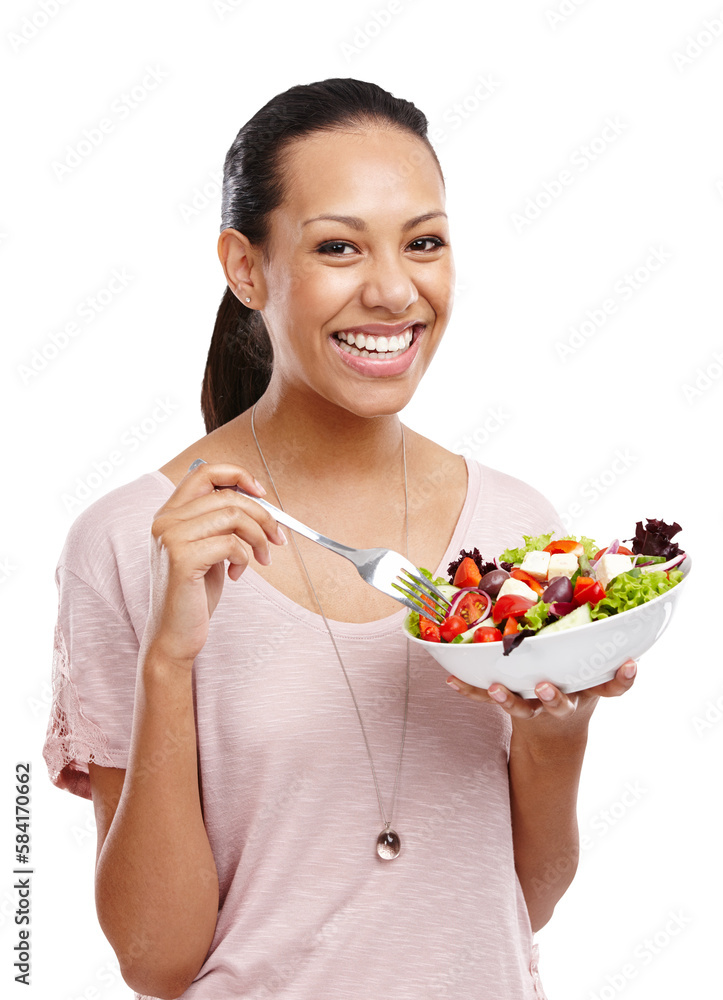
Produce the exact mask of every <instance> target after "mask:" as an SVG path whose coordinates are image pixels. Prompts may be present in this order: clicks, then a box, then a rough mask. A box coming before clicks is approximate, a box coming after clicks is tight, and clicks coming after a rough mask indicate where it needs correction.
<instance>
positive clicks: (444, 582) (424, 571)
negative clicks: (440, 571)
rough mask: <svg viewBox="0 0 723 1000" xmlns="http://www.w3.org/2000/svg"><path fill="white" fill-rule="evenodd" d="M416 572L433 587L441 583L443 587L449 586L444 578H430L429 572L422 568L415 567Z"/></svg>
mask: <svg viewBox="0 0 723 1000" xmlns="http://www.w3.org/2000/svg"><path fill="white" fill-rule="evenodd" d="M417 570H418V571H419V572H420V573H421V574H422V576H426V578H427V579H428V580H429V581H430V582H431V583H433V584H434V586H435V587H438V586H439V585H440V584H441V583H443V584H444V585H445V586H447V585H448V584H449V580H448V579H447V577H446V576H432V574H431V573H430V572H429V570H428V569H425V568H424V566H417Z"/></svg>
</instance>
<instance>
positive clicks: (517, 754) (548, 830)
mask: <svg viewBox="0 0 723 1000" xmlns="http://www.w3.org/2000/svg"><path fill="white" fill-rule="evenodd" d="M635 671H636V665H635V662H634V661H633V660H626V662H625V663H623V664H622V665H621V666H620V667H619V668H618V671H617V673H616V674H615V676H614V677H613V678H612V680H609V681H606V682H605V683H604V684H598V685H596V686H595V687H592V688H588V689H587V690H585V691H577V692H575V693H574V694H569V695H568V694H563V693H562V692H561V691H559V690H558V689H557V688H556V687H555V686H554V685H552V684H538V685H537V687H536V688H535V691H536V692H537V693H538V695H539V698H531V699H524V698H520V696H519V695H516V694H513V693H512V692H511V691H510V690H509V689H508V688H506V687H504V686H503V685H502V684H491V685H490V687H489V690H484V689H483V688H476V687H472V685H471V684H465V683H464V681H461V680H459V678H457V677H450V678H448V679H447V683H448V684H450V686H452V687H454V688H455V689H456V690H457V691H459V692H460V693H461V694H463V695H465V697H467V698H469V699H471V700H472V701H480V702H490V701H494V702H496V703H497V704H498V705H500V707H501V708H503V709H504V710H505V711H506V712H507V713H508V714H509V715H510V717H511V719H512V738H511V740H510V759H509V764H508V768H509V780H510V809H511V818H512V841H513V846H514V852H515V868H516V870H517V876H518V878H519V880H520V885H521V886H522V892H523V894H524V897H525V902H526V904H527V909H528V912H529V915H530V924H531V926H532V930H533V931H538V930H539V929H540V928H541V927H544V925H545V924H546V923H547V921H548V920H549V919H550V917H551V916H552V911H553V910H554V908H555V904H556V903H557V902H558V900H559V899H561V898H562V896H563V894H564V892H565V890H566V889H567V888H568V886H569V885H570V883H571V882H572V879H573V877H574V875H575V871H576V869H577V861H578V856H579V837H578V829H577V817H576V805H577V789H578V783H579V780H580V770H581V768H582V761H583V757H584V754H585V746H586V744H587V731H588V724H589V721H590V717H591V715H592V712H593V709H594V708H595V705H596V704H597V702H598V701H599V699H600V698H601V697H602V698H614V697H618V696H619V695H621V694H624V693H625V692H626V691H628V690H629V689H630V688H631V687H632V685H633V681H634V678H635ZM546 688H547V689H549V690H548V691H547V692H545V689H546ZM545 693H547V694H548V695H549V697H547V698H545V697H543V695H544V694H545Z"/></svg>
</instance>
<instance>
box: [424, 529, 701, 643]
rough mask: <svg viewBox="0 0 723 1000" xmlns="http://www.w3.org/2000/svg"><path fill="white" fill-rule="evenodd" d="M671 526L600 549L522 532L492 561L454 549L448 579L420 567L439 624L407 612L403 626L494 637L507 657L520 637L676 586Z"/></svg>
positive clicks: (620, 608) (453, 639)
mask: <svg viewBox="0 0 723 1000" xmlns="http://www.w3.org/2000/svg"><path fill="white" fill-rule="evenodd" d="M680 530H681V527H680V525H679V524H677V523H676V522H674V523H673V524H666V523H665V521H660V520H657V519H655V518H653V519H651V518H647V519H646V524H645V525H644V526H643V522H642V521H638V522H637V524H636V529H635V535H634V537H633V538H630V539H627V541H628V542H630V548H627V547H626V546H625V545H622V544H621V543H620V541H619V540H618V539H615V540H614V541H613V542H611V543H610V544H609V545H607V546H605V547H602V548H601V547H600V546H599V545H598V544H597V543H596V542H594V541H593V540H592V539H591V538H587V537H586V536H584V535H583V536H581V537H580V538H577V537H576V536H574V535H567V536H565V537H564V538H556V539H554V540H553V538H552V535H553V532H550V533H549V534H547V535H537V536H532V535H523V536H522V537H523V539H524V545H522V546H520V547H519V548H509V549H506V550H505V551H504V552H502V553H501V554H500V555H499V556H498V557H497V558H495V559H493V560H492V561H486V560H485V559H484V558H483V556H482V555H481V554H480V552H479V550H478V549H472V550H471V551H469V552H468V551H465V550H464V549H463V550H462V551H461V552H460V555H459V557H458V558H457V559H455V560H454V562H452V563H450V565H449V567H448V568H447V573H448V575H449V579H445V577H433V576H432V574H431V573H430V572H429V570H426V569H424V568H422V567H420V572H421V573H423V574H424V575H425V576H427V577H428V578H429V579H430V580H432V582H433V583H434V584H435V585H436V586H437V587H438V589H439V590H440V591H441V592H442V593H443V594H444V596H445V597H446V598H447V599H448V601H449V602H450V604H449V608H448V610H447V614H446V617H445V619H444V621H443V622H441V623H437V622H435V621H433V620H432V619H431V618H429V617H426V616H425V614H424V597H423V596H422V595H421V594H420V597H419V605H420V611H419V612H410V614H409V616H408V618H407V622H406V627H407V629H408V631H409V632H410V634H411V635H413V636H416V637H417V638H419V639H425V640H426V641H427V642H441V643H463V642H501V643H502V644H503V652H504V655H505V656H508V655H509V654H510V653H511V652H512V650H513V649H515V648H516V647H517V646H519V644H520V643H521V642H522V641H523V640H524V639H525V638H527V637H528V636H533V635H543V634H549V633H552V632H559V631H562V630H563V629H567V628H573V627H574V626H576V625H583V624H586V623H588V622H593V621H596V620H598V619H600V618H607V617H609V616H610V615H617V614H621V613H623V612H625V611H628V610H630V609H631V608H636V607H638V606H639V605H641V604H645V603H646V602H647V601H650V600H652V599H653V598H654V597H658V596H659V595H660V594H664V593H665V592H666V591H667V590H670V588H671V587H674V586H675V585H676V584H678V583H680V581H681V580H682V579H683V573H682V571H681V570H680V569H678V567H679V566H680V564H681V563H682V562H683V560H684V559H685V557H686V553H685V552H683V551H682V549H681V548H680V546H679V545H678V544H677V543H676V542H674V541H672V539H673V537H674V536H675V535H677V533H678V532H679V531H680Z"/></svg>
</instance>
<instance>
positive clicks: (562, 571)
mask: <svg viewBox="0 0 723 1000" xmlns="http://www.w3.org/2000/svg"><path fill="white" fill-rule="evenodd" d="M579 567H580V564H579V562H578V559H577V556H576V555H574V554H573V553H572V552H556V553H555V554H554V555H552V556H550V568H549V569H548V571H547V579H548V580H554V578H555V577H556V576H566V577H567V578H568V580H569V579H570V577H571V576H573V575H574V574H575V573H576V572H577V570H578V569H579Z"/></svg>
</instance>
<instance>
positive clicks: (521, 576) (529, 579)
mask: <svg viewBox="0 0 723 1000" xmlns="http://www.w3.org/2000/svg"><path fill="white" fill-rule="evenodd" d="M510 576H512V577H514V579H515V580H522V582H523V583H526V584H527V586H528V587H529V588H530V589H531V590H534V591H535V593H536V594H539V595H540V597H542V595H543V593H544V591H545V588H544V587H543V586H541V584H540V581H539V580H536V579H535V578H534V576H533V575H532V573H528V572H527V570H526V569H513V570H512V572H511V573H510Z"/></svg>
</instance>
